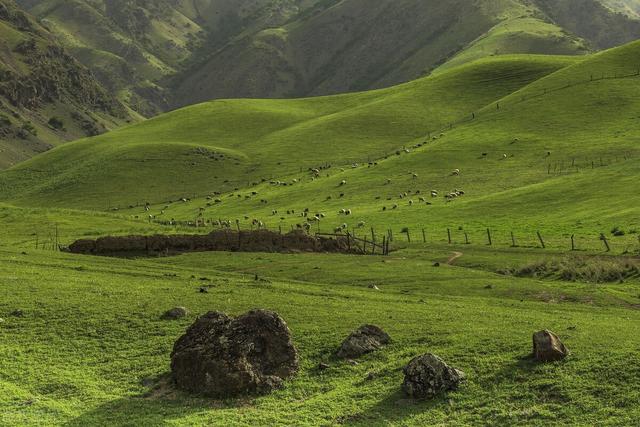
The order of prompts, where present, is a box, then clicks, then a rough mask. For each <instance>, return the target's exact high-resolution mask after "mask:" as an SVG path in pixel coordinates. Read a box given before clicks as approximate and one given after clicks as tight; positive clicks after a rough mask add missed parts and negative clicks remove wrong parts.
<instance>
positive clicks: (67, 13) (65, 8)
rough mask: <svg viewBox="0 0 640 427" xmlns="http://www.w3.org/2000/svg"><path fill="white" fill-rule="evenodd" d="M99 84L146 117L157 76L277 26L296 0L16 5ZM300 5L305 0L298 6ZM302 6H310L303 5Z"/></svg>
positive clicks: (24, 1)
mask: <svg viewBox="0 0 640 427" xmlns="http://www.w3.org/2000/svg"><path fill="white" fill-rule="evenodd" d="M18 1H19V3H20V4H21V5H22V6H24V7H25V8H27V9H28V10H29V11H30V12H31V13H33V14H35V15H36V16H38V17H39V18H40V19H41V21H42V24H43V25H45V26H46V27H47V28H49V29H50V30H51V31H52V32H54V33H55V34H57V35H58V36H59V37H60V39H61V40H62V41H63V43H64V44H65V46H67V48H68V49H69V50H70V52H72V54H73V55H75V56H76V58H78V60H80V61H81V62H82V63H83V64H85V65H86V66H87V67H89V68H90V69H91V70H92V71H93V72H94V73H95V74H96V76H98V78H99V79H100V81H101V82H102V83H103V85H105V86H106V87H108V88H109V89H110V90H111V91H113V92H114V93H117V94H118V97H119V98H120V99H121V100H122V101H123V102H125V103H127V104H128V105H129V106H130V107H131V108H133V109H134V110H136V111H137V112H139V113H140V114H142V115H144V116H147V117H150V116H153V115H155V114H157V113H158V112H160V111H162V110H165V109H167V108H168V105H169V104H170V103H171V100H170V99H169V98H168V97H169V94H168V93H167V91H166V82H165V78H166V77H167V76H173V75H175V74H176V73H177V72H178V71H179V70H180V69H181V68H182V65H183V62H189V61H195V60H196V59H195V58H194V57H193V54H194V52H196V51H197V48H198V46H199V45H200V44H201V43H202V41H203V40H204V39H206V40H207V43H208V46H209V48H210V49H212V50H216V49H217V48H218V47H221V46H223V45H224V44H225V43H227V42H228V41H229V40H230V39H231V38H233V37H234V36H237V35H238V34H239V33H241V32H243V31H256V30H260V29H263V28H264V27H266V26H271V25H276V26H277V25H281V24H282V23H283V22H284V21H285V20H286V19H288V17H289V14H290V13H295V12H296V11H298V6H297V3H299V2H297V1H293V0H290V1H273V0H259V1H255V0H242V1H238V0H235V1H230V0H176V1H174V0H144V1H142V0H135V1H130V0H97V1H95V0H45V1H40V0H18ZM302 3H305V2H302ZM306 3H310V2H306Z"/></svg>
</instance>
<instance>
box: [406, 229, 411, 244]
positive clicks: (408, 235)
mask: <svg viewBox="0 0 640 427" xmlns="http://www.w3.org/2000/svg"><path fill="white" fill-rule="evenodd" d="M407 242H409V243H411V234H410V233H409V229H408V228H407Z"/></svg>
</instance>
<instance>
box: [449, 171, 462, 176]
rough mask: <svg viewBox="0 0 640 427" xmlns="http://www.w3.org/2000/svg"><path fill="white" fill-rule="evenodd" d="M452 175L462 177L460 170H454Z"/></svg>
mask: <svg viewBox="0 0 640 427" xmlns="http://www.w3.org/2000/svg"><path fill="white" fill-rule="evenodd" d="M451 175H455V176H459V175H460V169H454V170H453V172H451Z"/></svg>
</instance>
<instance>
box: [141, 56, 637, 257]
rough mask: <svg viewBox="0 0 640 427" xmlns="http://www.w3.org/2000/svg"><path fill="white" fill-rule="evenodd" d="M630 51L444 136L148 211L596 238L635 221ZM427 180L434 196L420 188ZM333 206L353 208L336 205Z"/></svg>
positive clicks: (505, 101)
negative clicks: (316, 174) (372, 159)
mask: <svg viewBox="0 0 640 427" xmlns="http://www.w3.org/2000/svg"><path fill="white" fill-rule="evenodd" d="M639 51H640V44H639V43H634V44H630V45H627V46H624V47H621V48H617V49H614V50H611V51H607V52H604V53H602V54H598V55H595V56H592V57H589V58H588V59H586V60H585V61H582V62H579V63H576V64H573V65H570V66H567V67H565V68H562V69H560V70H559V71H557V72H555V73H552V74H550V75H548V76H545V77H543V78H541V79H538V80H536V81H535V82H533V83H531V84H529V85H527V86H525V87H522V88H521V89H519V90H517V91H515V92H513V93H511V94H509V95H508V96H506V97H504V98H502V99H499V100H495V101H492V102H490V103H488V104H487V105H485V106H484V107H482V108H480V109H478V110H476V111H475V113H474V115H473V116H472V115H471V114H470V113H469V114H468V115H467V116H466V117H465V118H464V121H462V122H461V123H457V124H456V125H454V126H453V128H452V129H451V130H449V129H447V128H446V126H445V129H444V130H443V135H442V136H440V134H439V133H437V134H436V136H437V139H435V140H433V139H430V140H429V141H428V143H427V144H425V145H423V146H422V147H419V148H414V147H413V145H414V144H416V143H421V142H425V139H424V138H419V139H415V140H413V141H405V142H404V144H406V146H407V147H409V148H410V150H409V151H410V152H409V153H404V152H401V153H400V155H396V154H392V155H391V156H389V158H387V159H381V160H380V161H378V162H377V165H375V164H374V165H368V164H366V162H365V164H363V165H361V166H359V167H357V168H352V167H348V168H345V169H344V170H343V171H340V170H339V169H337V168H333V169H332V170H330V171H329V176H327V175H326V174H325V172H324V171H323V173H322V174H321V176H320V178H319V179H315V180H312V179H311V174H310V173H309V172H306V171H305V172H303V173H297V174H291V175H288V176H287V177H286V178H287V181H288V182H293V179H296V180H298V182H297V183H296V184H295V185H290V186H286V187H283V186H273V185H270V184H268V183H265V184H262V185H259V186H256V187H252V188H251V189H248V188H246V189H242V190H241V191H235V192H231V193H230V194H225V195H224V197H222V198H221V200H222V203H219V204H216V205H214V206H207V205H206V202H207V201H206V200H205V199H204V198H198V199H196V200H193V201H192V202H190V203H179V204H172V205H171V206H170V207H169V208H168V209H162V208H163V207H164V205H162V206H158V207H157V208H155V207H154V209H152V214H154V215H157V218H158V219H162V220H168V219H171V218H176V219H183V220H184V219H187V220H194V219H195V218H197V217H198V216H199V215H202V217H204V218H211V219H217V218H229V219H232V220H233V219H239V220H240V221H241V223H242V224H243V225H244V226H247V227H248V226H249V221H251V220H253V219H254V218H258V219H260V220H262V221H263V222H265V223H266V224H267V225H268V226H270V227H277V226H279V225H283V226H285V227H288V226H289V225H296V224H302V223H304V222H305V221H306V220H305V219H304V218H302V217H300V212H302V211H303V210H304V209H307V208H308V209H309V210H310V212H311V214H315V213H324V214H325V217H324V219H323V220H322V222H321V229H322V230H324V231H331V230H333V229H334V228H335V227H336V226H339V225H341V224H342V223H346V224H347V225H348V226H349V227H350V228H354V227H355V226H356V225H357V224H358V223H359V222H361V221H365V222H366V224H367V228H368V226H375V227H376V228H379V229H382V230H384V229H386V228H402V227H405V226H406V227H410V228H413V229H418V230H419V229H420V228H423V227H425V228H427V229H430V228H435V229H437V230H438V231H437V233H439V235H441V236H443V237H444V230H445V228H446V227H452V228H458V227H463V228H465V227H466V228H469V231H470V232H471V230H476V232H477V231H479V232H481V233H484V231H485V229H486V227H491V228H494V229H496V230H501V231H503V232H505V233H507V235H508V233H509V231H511V230H515V231H526V232H527V236H529V239H530V240H531V242H530V243H531V244H537V242H536V241H537V237H536V235H535V231H538V230H540V231H543V232H545V233H547V234H552V235H553V236H556V238H558V239H562V241H563V243H562V244H563V245H566V244H567V243H566V242H567V240H568V238H569V237H570V236H571V234H574V233H575V234H578V235H580V234H584V235H585V236H588V238H589V239H590V241H591V242H592V243H591V244H592V246H597V247H602V246H601V243H600V242H599V241H598V240H597V237H598V236H599V233H608V232H609V231H610V230H611V229H613V228H614V227H617V226H618V227H622V228H623V229H624V230H625V231H626V232H627V233H629V232H631V233H632V234H633V232H634V231H635V232H637V231H638V229H639V228H640V219H639V217H640V216H639V215H638V214H639V207H640V196H639V195H638V193H637V191H635V187H637V184H636V183H637V182H638V177H639V175H640V170H639V169H638V158H639V156H640V146H639V145H638V141H640V123H639V119H640V101H638V99H640V85H639V84H638V83H639V82H640V76H638V75H637V72H638V68H639V67H640V63H639V60H638V58H639V56H638V52H639ZM397 146H401V144H398V145H397ZM365 160H366V159H365ZM455 169H459V170H460V171H461V172H460V175H459V176H457V175H454V174H453V173H452V172H453V171H454V170H455ZM343 180H344V181H346V185H342V186H341V185H340V183H341V182H342V181H343ZM456 189H461V190H463V191H464V192H465V194H464V196H463V197H460V198H457V199H456V200H454V201H452V202H450V203H448V202H446V201H445V200H444V198H443V195H444V194H447V193H448V192H452V191H454V190H456ZM432 190H437V191H438V192H439V197H438V198H431V197H430V192H431V191H432ZM251 191H256V192H258V195H257V196H251ZM418 191H420V194H418V193H417V192H418ZM405 193H407V194H406V195H405ZM341 195H342V196H341ZM246 196H250V197H249V198H247V197H246ZM423 197H424V198H426V201H423V200H421V198H423ZM261 200H267V201H268V203H267V204H265V203H264V202H262V201H261ZM412 202H413V203H412ZM426 202H429V203H431V204H430V205H428V204H427V203H426ZM394 205H397V208H396V209H394ZM201 208H202V209H203V210H201ZM385 208H386V209H385ZM341 209H351V210H352V212H353V215H351V216H348V217H347V216H344V215H339V211H340V210H341ZM161 210H163V211H164V213H162V212H161ZM273 210H277V211H278V212H277V213H276V214H274V213H273V212H272V211H273ZM287 211H290V212H291V211H295V213H292V214H287V213H286V212H287ZM131 213H132V214H134V215H139V214H141V210H140V212H139V211H138V210H135V209H134V210H132V211H131ZM315 226H316V225H315V224H314V227H315ZM418 234H420V233H418ZM420 237H421V236H420ZM477 239H478V237H476V240H477ZM509 240H510V239H509ZM633 240H636V244H637V239H636V238H633V237H632V238H630V239H629V242H631V241H633Z"/></svg>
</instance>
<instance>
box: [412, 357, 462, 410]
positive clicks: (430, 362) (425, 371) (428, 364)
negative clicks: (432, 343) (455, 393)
mask: <svg viewBox="0 0 640 427" xmlns="http://www.w3.org/2000/svg"><path fill="white" fill-rule="evenodd" d="M464 378H465V375H464V373H463V372H462V371H459V370H457V369H455V368H452V367H450V366H449V365H447V364H446V363H444V361H443V360H442V359H440V358H439V357H438V356H436V355H434V354H431V353H427V354H423V355H422V356H418V357H416V358H414V359H413V360H411V362H409V364H408V365H407V366H406V367H405V368H404V382H403V383H402V390H403V391H404V392H405V393H406V394H407V396H409V397H411V398H414V399H433V398H434V397H436V396H437V395H439V394H440V393H444V392H446V391H450V390H456V389H457V388H458V387H459V386H460V383H461V382H462V381H464Z"/></svg>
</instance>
